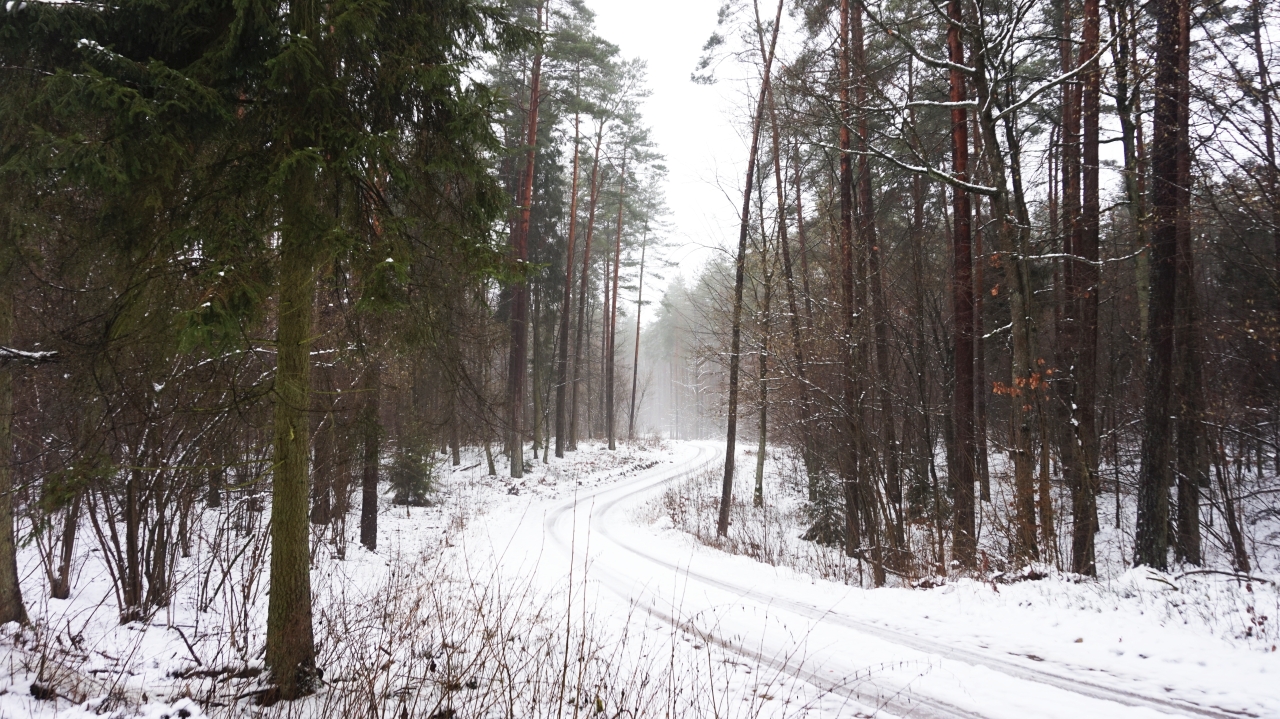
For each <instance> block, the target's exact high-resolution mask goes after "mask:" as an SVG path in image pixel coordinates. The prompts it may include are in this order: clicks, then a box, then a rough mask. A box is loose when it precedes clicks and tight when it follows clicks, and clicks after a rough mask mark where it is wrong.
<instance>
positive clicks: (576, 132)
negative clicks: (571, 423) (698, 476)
mask: <svg viewBox="0 0 1280 719" xmlns="http://www.w3.org/2000/svg"><path fill="white" fill-rule="evenodd" d="M581 123H582V114H581V112H579V111H577V110H575V111H574V113H573V181H572V182H571V183H570V190H569V233H568V237H567V238H566V243H565V251H564V297H563V298H562V300H561V303H560V330H559V337H557V338H556V342H557V344H558V346H559V348H560V349H559V352H560V359H559V360H558V361H557V362H556V456H557V457H561V458H563V457H564V452H565V449H566V447H567V445H568V442H567V440H568V434H567V432H568V429H567V426H566V423H567V414H568V413H567V412H566V408H565V402H566V400H567V395H568V394H569V392H568V382H569V314H570V313H571V312H572V311H573V309H572V308H573V244H574V239H575V238H576V233H577V228H578V143H579V140H580V137H581V127H582V124H581Z"/></svg>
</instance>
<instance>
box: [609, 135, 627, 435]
mask: <svg viewBox="0 0 1280 719" xmlns="http://www.w3.org/2000/svg"><path fill="white" fill-rule="evenodd" d="M619 185H620V186H619V188H618V232H617V236H616V237H615V238H614V242H613V294H612V300H611V301H610V302H608V303H606V304H607V305H608V306H606V307H605V312H606V313H607V314H608V321H609V325H608V327H606V328H605V344H606V352H607V355H606V357H605V372H604V397H605V400H604V401H605V410H604V417H605V420H604V421H605V425H606V426H605V436H606V437H608V439H609V449H610V450H616V449H617V448H618V444H617V440H616V437H615V436H614V406H613V405H614V403H613V399H614V389H615V388H614V385H615V384H616V382H614V372H615V371H616V364H617V362H616V359H617V358H616V357H615V354H616V353H615V352H614V350H615V349H616V348H615V339H616V338H617V335H618V274H619V270H620V269H621V265H622V218H623V210H625V209H626V206H627V153H626V150H625V149H624V150H623V151H622V177H621V178H620V179H619ZM606 269H608V268H607V267H606ZM606 279H607V275H606Z"/></svg>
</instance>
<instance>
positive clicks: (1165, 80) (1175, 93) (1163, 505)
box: [1134, 0, 1187, 569]
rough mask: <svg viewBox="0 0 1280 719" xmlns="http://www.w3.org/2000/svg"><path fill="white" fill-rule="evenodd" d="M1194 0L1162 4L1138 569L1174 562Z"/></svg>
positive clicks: (1157, 6)
mask: <svg viewBox="0 0 1280 719" xmlns="http://www.w3.org/2000/svg"><path fill="white" fill-rule="evenodd" d="M1186 3H1187V0H1155V2H1154V3H1153V5H1152V14H1154V15H1155V20H1156V36H1155V85H1154V88H1153V90H1154V94H1155V109H1154V113H1153V115H1154V119H1153V128H1152V138H1151V173H1152V182H1153V187H1152V193H1151V199H1152V203H1151V204H1152V208H1151V209H1152V226H1153V227H1152V233H1151V250H1152V252H1151V310H1150V325H1149V336H1148V351H1149V353H1150V356H1149V358H1148V362H1147V374H1146V381H1145V385H1146V387H1145V390H1146V398H1145V400H1144V404H1143V436H1142V469H1141V473H1140V475H1139V478H1138V522H1137V531H1136V534H1135V536H1134V564H1135V565H1146V566H1150V567H1154V568H1156V569H1166V568H1167V567H1168V564H1169V558H1168V548H1169V529H1168V527H1169V486H1170V479H1171V477H1170V471H1171V467H1170V461H1169V459H1170V457H1169V455H1170V449H1171V446H1172V436H1171V435H1172V431H1171V430H1172V427H1171V423H1170V421H1169V413H1170V411H1171V410H1172V409H1173V404H1172V395H1173V364H1174V356H1173V355H1174V322H1175V319H1176V318H1175V317H1174V308H1175V303H1176V301H1177V294H1178V293H1177V254H1178V215H1179V213H1180V212H1181V208H1180V207H1179V200H1180V197H1179V192H1178V180H1179V172H1178V156H1179V145H1180V144H1181V143H1180V142H1179V131H1178V125H1179V117H1178V116H1179V114H1180V113H1179V105H1180V102H1179V95H1180V89H1181V87H1182V83H1181V82H1180V80H1179V69H1180V68H1181V66H1182V63H1181V57H1182V54H1183V52H1185V51H1186V50H1187V48H1184V47H1182V43H1181V31H1180V23H1179V19H1180V17H1181V14H1182V12H1183V9H1184V8H1185V7H1186Z"/></svg>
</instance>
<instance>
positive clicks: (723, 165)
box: [587, 0, 747, 304]
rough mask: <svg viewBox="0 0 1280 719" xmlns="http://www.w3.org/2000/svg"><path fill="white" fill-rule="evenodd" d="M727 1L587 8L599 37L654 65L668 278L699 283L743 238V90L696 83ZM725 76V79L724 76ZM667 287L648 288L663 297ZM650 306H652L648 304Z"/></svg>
mask: <svg viewBox="0 0 1280 719" xmlns="http://www.w3.org/2000/svg"><path fill="white" fill-rule="evenodd" d="M720 4H721V0H648V1H647V2H634V1H631V0H588V2H587V5H588V7H590V8H591V9H592V10H594V11H595V13H596V30H597V32H598V33H599V34H600V36H601V37H603V38H604V39H605V40H608V41H609V42H612V43H614V44H616V45H618V46H619V47H620V48H621V50H622V55H623V56H624V57H626V58H640V59H643V60H644V61H645V62H647V63H648V67H649V73H648V85H649V89H650V90H651V91H652V93H653V94H652V96H651V97H650V98H649V99H648V101H647V102H646V103H645V105H644V107H643V115H644V119H645V122H646V123H647V124H648V125H649V127H650V128H651V129H652V133H653V138H654V140H656V142H657V145H658V150H659V151H660V152H661V153H662V154H663V155H665V156H666V164H667V170H668V179H667V204H668V206H669V207H670V209H671V216H670V218H669V221H670V225H671V228H672V230H671V236H670V238H669V245H670V246H671V248H670V249H669V250H668V251H667V252H666V253H665V255H666V257H665V259H666V260H668V261H669V262H671V263H674V264H675V265H676V267H675V268H672V269H669V270H666V271H665V272H664V275H665V276H666V277H667V279H668V280H670V279H671V278H673V277H674V276H675V275H676V274H677V273H679V274H683V275H684V277H685V278H686V279H692V278H693V277H695V276H696V275H697V273H698V268H699V267H700V266H701V265H703V264H704V263H705V262H706V261H707V260H708V259H709V258H710V257H711V256H712V255H713V253H714V252H716V251H717V248H723V247H725V246H726V245H727V244H728V240H729V239H730V238H733V239H735V240H736V238H737V230H738V222H739V218H738V209H737V207H736V205H737V204H738V203H739V202H741V196H739V197H738V199H737V200H734V199H733V196H734V195H735V194H736V193H738V192H739V190H738V189H737V188H739V187H740V186H741V184H742V177H741V174H742V172H743V170H744V169H745V167H746V164H747V142H746V140H745V139H744V138H743V137H742V134H741V132H740V131H739V130H738V129H737V128H736V127H735V126H734V124H733V123H732V122H731V119H732V117H733V116H734V115H735V114H736V113H739V112H741V109H740V105H741V103H740V102H739V100H740V97H739V93H740V91H741V89H742V87H741V82H733V81H732V80H722V81H721V82H719V83H717V84H715V85H711V86H706V85H696V84H694V83H693V82H692V81H690V79H689V75H690V73H692V72H693V69H694V66H695V65H696V64H697V62H698V58H699V57H700V55H701V54H702V45H703V43H705V42H706V41H707V38H708V37H710V36H711V33H712V32H713V31H714V30H715V29H716V11H717V10H718V9H719V7H720ZM718 74H722V73H718ZM666 284H667V282H666V281H662V282H653V283H650V282H649V281H646V282H645V285H646V286H647V287H648V288H649V291H650V292H653V293H654V294H655V295H656V294H660V293H661V292H662V291H663V290H664V289H665V287H666ZM655 299H656V298H655ZM646 304H648V302H647V300H646Z"/></svg>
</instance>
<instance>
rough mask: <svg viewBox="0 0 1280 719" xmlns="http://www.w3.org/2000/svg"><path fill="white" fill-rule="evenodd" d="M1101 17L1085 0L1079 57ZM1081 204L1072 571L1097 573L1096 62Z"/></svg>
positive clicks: (1088, 90)
mask: <svg viewBox="0 0 1280 719" xmlns="http://www.w3.org/2000/svg"><path fill="white" fill-rule="evenodd" d="M1100 29H1101V17H1100V15H1099V8H1098V0H1085V3H1084V24H1083V28H1082V35H1083V43H1082V44H1081V47H1080V61H1081V62H1088V61H1089V59H1090V58H1092V57H1093V56H1094V55H1097V54H1098V44H1099V39H1098V38H1099V32H1100ZM1081 79H1082V82H1081V99H1080V108H1081V123H1082V131H1083V137H1082V148H1081V172H1082V174H1081V192H1082V197H1081V208H1080V232H1079V236H1078V237H1079V242H1078V244H1077V246H1076V248H1075V254H1077V255H1078V256H1079V257H1080V260H1081V261H1077V262H1074V263H1073V264H1074V265H1075V267H1076V270H1075V272H1076V274H1075V282H1076V316H1077V318H1078V328H1077V329H1078V332H1077V335H1076V340H1077V345H1076V352H1075V358H1074V359H1075V365H1074V370H1073V373H1072V374H1073V376H1072V379H1073V380H1074V385H1075V387H1074V389H1075V403H1074V420H1075V421H1074V422H1073V426H1074V429H1075V435H1076V446H1077V447H1078V448H1079V451H1080V457H1079V461H1078V463H1077V466H1078V469H1077V479H1078V482H1079V483H1078V485H1077V486H1075V487H1074V493H1073V499H1072V541H1071V569H1072V571H1074V572H1076V573H1077V574H1084V575H1087V576H1093V575H1095V574H1097V564H1096V560H1095V549H1094V537H1095V536H1096V535H1097V533H1098V492H1099V489H1100V486H1101V484H1100V479H1099V477H1098V442H1099V440H1098V424H1097V381H1098V377H1097V367H1098V293H1099V291H1100V289H1101V287H1100V285H1099V282H1100V280H1101V277H1100V273H1099V270H1098V260H1099V253H1098V240H1099V235H1100V229H1101V228H1100V224H1099V222H1100V220H1099V184H1098V133H1099V129H1098V122H1099V112H1100V108H1101V99H1102V98H1101V92H1102V73H1101V71H1100V69H1099V67H1098V63H1097V62H1090V63H1089V65H1088V67H1087V68H1086V69H1085V70H1084V72H1083V73H1082V74H1081Z"/></svg>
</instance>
